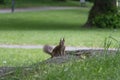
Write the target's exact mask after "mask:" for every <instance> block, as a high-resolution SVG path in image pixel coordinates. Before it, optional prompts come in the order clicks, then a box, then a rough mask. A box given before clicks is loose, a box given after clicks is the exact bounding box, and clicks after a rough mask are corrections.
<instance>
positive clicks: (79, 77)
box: [1, 54, 120, 80]
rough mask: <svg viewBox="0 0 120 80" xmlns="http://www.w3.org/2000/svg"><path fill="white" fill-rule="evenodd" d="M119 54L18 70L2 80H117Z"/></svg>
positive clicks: (118, 77)
mask: <svg viewBox="0 0 120 80" xmlns="http://www.w3.org/2000/svg"><path fill="white" fill-rule="evenodd" d="M119 61H120V54H117V55H114V56H113V55H102V56H99V57H93V58H89V59H85V60H79V61H73V62H69V63H67V64H59V65H54V64H50V65H48V64H47V65H46V64H42V65H38V66H36V67H33V69H32V70H30V71H29V70H28V71H24V70H23V69H18V70H16V72H15V73H14V74H13V75H12V76H11V75H10V76H7V77H3V78H1V79H2V80H16V79H17V80H21V79H22V80H53V79H55V80H109V79H110V80H119V79H120V76H119V74H120V71H119V69H120V64H119Z"/></svg>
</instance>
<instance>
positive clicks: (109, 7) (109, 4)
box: [85, 0, 117, 27]
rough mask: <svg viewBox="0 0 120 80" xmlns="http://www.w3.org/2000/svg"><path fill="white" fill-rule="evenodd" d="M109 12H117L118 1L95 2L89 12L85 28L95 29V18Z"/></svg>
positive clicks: (97, 0)
mask: <svg viewBox="0 0 120 80" xmlns="http://www.w3.org/2000/svg"><path fill="white" fill-rule="evenodd" d="M108 12H112V13H116V12H117V6H116V0H95V1H94V5H93V7H92V8H91V10H90V12H89V15H88V20H87V22H86V24H85V27H93V26H94V25H93V20H94V18H95V17H97V16H99V15H100V14H106V13H108Z"/></svg>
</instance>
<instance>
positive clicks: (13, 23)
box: [0, 8, 120, 47]
mask: <svg viewBox="0 0 120 80" xmlns="http://www.w3.org/2000/svg"><path fill="white" fill-rule="evenodd" d="M88 11H89V9H88V8H81V9H72V10H52V11H37V12H21V13H14V14H11V13H6V14H0V44H21V45H22V44H26V45H29V44H31V45H33V44H34V45H39V44H42V45H44V44H51V45H57V44H58V42H59V39H60V38H62V37H65V39H66V45H67V46H86V47H103V41H104V39H105V37H107V36H109V35H111V36H113V37H115V38H116V39H119V34H120V29H117V30H113V29H83V28H81V26H82V25H83V24H84V23H85V22H86V20H87V15H88Z"/></svg>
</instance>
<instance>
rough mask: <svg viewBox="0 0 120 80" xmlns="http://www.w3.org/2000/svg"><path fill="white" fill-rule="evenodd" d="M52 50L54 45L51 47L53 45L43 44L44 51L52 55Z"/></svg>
mask: <svg viewBox="0 0 120 80" xmlns="http://www.w3.org/2000/svg"><path fill="white" fill-rule="evenodd" d="M52 50H53V47H51V46H49V45H44V46H43V51H44V52H45V53H48V54H50V55H52Z"/></svg>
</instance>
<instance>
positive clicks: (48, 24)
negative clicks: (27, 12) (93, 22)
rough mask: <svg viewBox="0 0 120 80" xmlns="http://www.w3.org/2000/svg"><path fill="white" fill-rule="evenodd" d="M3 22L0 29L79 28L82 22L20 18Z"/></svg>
mask: <svg viewBox="0 0 120 80" xmlns="http://www.w3.org/2000/svg"><path fill="white" fill-rule="evenodd" d="M3 22H4V23H2V22H1V24H0V30H79V29H80V26H82V24H83V23H69V22H57V21H42V22H41V21H39V22H38V21H32V20H31V21H26V20H25V21H24V20H20V19H19V20H17V21H16V20H12V19H11V20H9V21H3ZM5 22H6V23H5Z"/></svg>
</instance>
